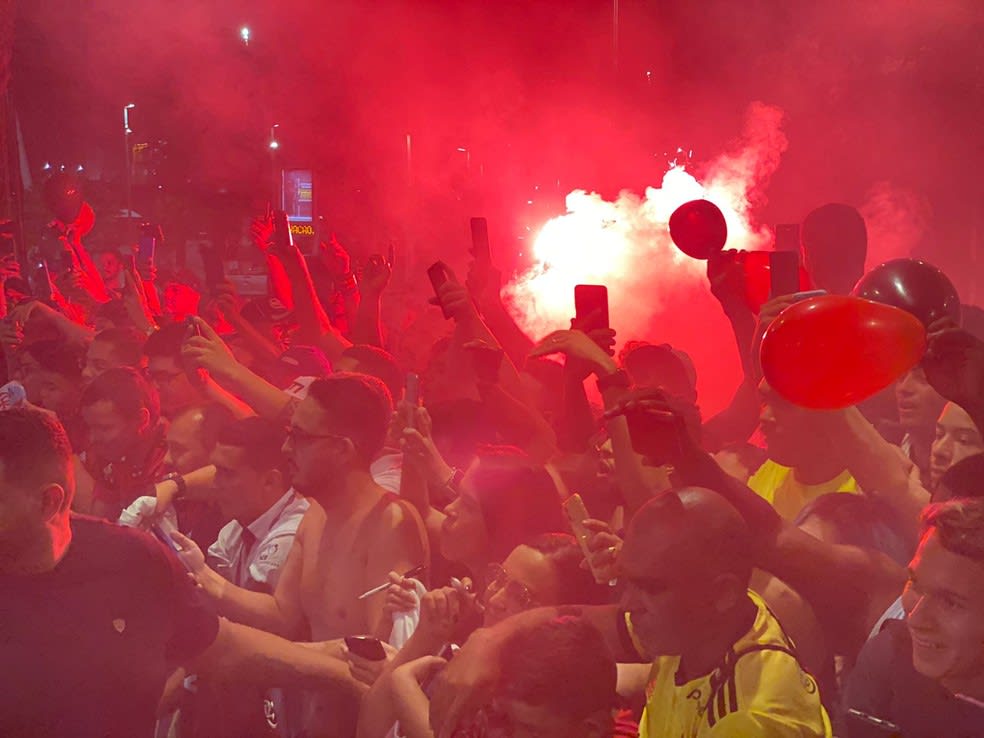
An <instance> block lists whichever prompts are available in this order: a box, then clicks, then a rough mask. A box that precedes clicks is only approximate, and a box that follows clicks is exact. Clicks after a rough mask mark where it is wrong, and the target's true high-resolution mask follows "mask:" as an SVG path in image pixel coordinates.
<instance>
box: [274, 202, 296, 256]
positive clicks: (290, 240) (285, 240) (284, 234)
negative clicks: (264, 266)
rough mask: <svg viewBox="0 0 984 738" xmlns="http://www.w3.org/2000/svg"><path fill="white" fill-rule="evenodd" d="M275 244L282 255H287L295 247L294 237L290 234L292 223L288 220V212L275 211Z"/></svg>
mask: <svg viewBox="0 0 984 738" xmlns="http://www.w3.org/2000/svg"><path fill="white" fill-rule="evenodd" d="M273 244H274V248H275V249H277V251H279V252H280V253H281V254H286V253H287V252H288V251H289V250H290V248H291V247H292V246H293V245H294V237H293V236H292V235H291V233H290V221H289V220H287V211H286V210H274V211H273Z"/></svg>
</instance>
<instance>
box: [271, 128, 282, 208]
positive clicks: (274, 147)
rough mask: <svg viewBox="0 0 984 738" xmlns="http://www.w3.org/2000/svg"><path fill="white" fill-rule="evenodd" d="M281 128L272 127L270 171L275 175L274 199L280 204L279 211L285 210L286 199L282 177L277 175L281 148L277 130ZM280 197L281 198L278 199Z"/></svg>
mask: <svg viewBox="0 0 984 738" xmlns="http://www.w3.org/2000/svg"><path fill="white" fill-rule="evenodd" d="M278 128H280V124H279V123H274V124H273V125H272V126H270V143H269V144H268V145H269V148H270V170H271V172H272V174H273V199H274V202H277V203H279V204H278V206H277V209H278V210H283V209H284V202H283V200H284V197H283V192H282V189H281V188H282V183H281V181H280V177H279V176H278V175H277V149H279V148H280V142H279V141H278V140H277V129H278ZM278 195H279V197H278Z"/></svg>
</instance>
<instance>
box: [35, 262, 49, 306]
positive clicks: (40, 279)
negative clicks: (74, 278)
mask: <svg viewBox="0 0 984 738" xmlns="http://www.w3.org/2000/svg"><path fill="white" fill-rule="evenodd" d="M53 284H54V283H53V282H52V281H51V272H50V271H49V270H48V261H47V259H41V260H40V261H38V263H37V266H36V269H35V273H34V291H35V292H36V293H37V298H38V299H39V300H42V301H45V302H50V301H51V296H52V294H54V286H53Z"/></svg>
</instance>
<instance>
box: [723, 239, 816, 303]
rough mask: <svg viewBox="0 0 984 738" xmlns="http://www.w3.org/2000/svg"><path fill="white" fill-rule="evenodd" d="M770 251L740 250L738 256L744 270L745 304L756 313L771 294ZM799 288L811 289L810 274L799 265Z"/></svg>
mask: <svg viewBox="0 0 984 738" xmlns="http://www.w3.org/2000/svg"><path fill="white" fill-rule="evenodd" d="M771 253H772V252H771V251H742V252H739V256H740V258H741V259H742V266H743V267H744V270H745V304H746V305H748V309H749V310H751V311H752V312H753V313H758V311H759V310H760V309H761V308H762V306H763V305H764V304H765V303H767V302H768V301H769V298H770V297H771V296H772V295H771V293H772V267H771V264H770V262H769V254H771ZM799 288H800V290H801V291H803V292H805V291H807V290H811V289H813V282H812V281H811V280H810V275H809V273H808V272H807V271H806V269H804V268H803V266H802V265H800V268H799Z"/></svg>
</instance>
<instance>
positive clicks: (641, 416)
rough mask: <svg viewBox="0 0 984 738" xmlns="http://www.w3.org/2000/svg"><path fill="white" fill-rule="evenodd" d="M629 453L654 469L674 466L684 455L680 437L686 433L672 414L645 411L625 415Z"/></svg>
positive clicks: (678, 419)
mask: <svg viewBox="0 0 984 738" xmlns="http://www.w3.org/2000/svg"><path fill="white" fill-rule="evenodd" d="M625 420H626V423H627V424H628V426H629V436H631V438H632V450H633V451H635V452H636V453H637V454H639V455H640V456H644V457H646V460H647V461H649V463H651V464H655V465H656V466H662V465H663V464H672V463H675V462H677V461H678V460H679V459H680V457H681V456H682V455H683V448H682V444H681V440H680V439H681V434H682V433H686V432H687V430H686V428H685V427H683V420H682V419H681V418H680V417H679V416H678V415H674V414H673V413H670V412H666V411H660V410H652V409H645V408H631V409H629V410H626V411H625Z"/></svg>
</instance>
